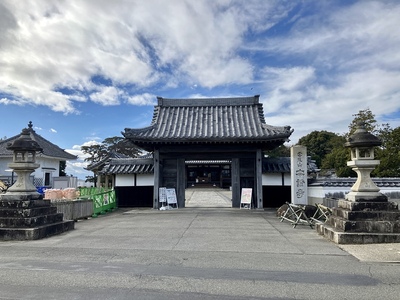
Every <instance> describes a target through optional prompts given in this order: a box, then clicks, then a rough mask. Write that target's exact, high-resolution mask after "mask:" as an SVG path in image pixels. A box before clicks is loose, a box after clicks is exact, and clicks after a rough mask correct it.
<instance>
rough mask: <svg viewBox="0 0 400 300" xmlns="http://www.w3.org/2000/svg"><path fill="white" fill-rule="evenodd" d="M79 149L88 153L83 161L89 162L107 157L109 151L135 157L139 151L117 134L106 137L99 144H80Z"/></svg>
mask: <svg viewBox="0 0 400 300" xmlns="http://www.w3.org/2000/svg"><path fill="white" fill-rule="evenodd" d="M81 150H82V152H83V153H85V154H88V155H89V156H88V157H87V158H85V161H87V162H88V163H89V164H93V163H96V162H100V161H102V160H104V159H107V158H108V157H109V155H110V153H111V152H116V153H120V154H124V155H126V156H129V157H137V156H138V155H139V154H140V151H141V150H140V149H139V148H138V147H136V146H135V145H134V144H132V143H131V142H130V141H129V140H127V139H125V138H123V137H118V136H114V137H109V138H106V139H104V141H103V142H102V143H100V144H93V145H90V146H82V147H81Z"/></svg>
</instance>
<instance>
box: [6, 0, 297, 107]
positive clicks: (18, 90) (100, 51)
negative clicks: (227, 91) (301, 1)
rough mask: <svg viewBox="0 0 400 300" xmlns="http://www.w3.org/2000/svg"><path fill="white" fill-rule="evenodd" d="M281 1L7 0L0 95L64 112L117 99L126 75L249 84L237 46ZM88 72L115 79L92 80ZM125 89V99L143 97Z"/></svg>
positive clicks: (277, 12) (272, 17)
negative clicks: (107, 84)
mask: <svg viewBox="0 0 400 300" xmlns="http://www.w3.org/2000/svg"><path fill="white" fill-rule="evenodd" d="M278 3H279V1H277V2H276V3H275V2H269V3H265V1H252V2H251V3H246V5H243V6H242V5H241V4H240V3H233V4H232V3H230V2H226V1H217V2H215V1H178V0H171V1H155V0H153V1H141V2H134V1H132V2H130V1H112V2H110V1H66V2H64V1H52V2H47V1H32V2H31V1H29V2H26V3H19V2H15V1H5V2H4V4H3V5H4V6H5V7H4V10H3V12H2V16H3V19H2V20H3V21H2V24H3V23H4V25H3V26H4V28H5V30H3V31H2V33H1V34H0V43H1V47H0V65H1V66H2V67H1V69H2V72H1V73H0V82H1V83H0V90H1V91H3V92H4V93H5V94H7V95H9V96H7V97H3V99H2V100H1V103H3V104H15V103H18V104H20V105H28V104H34V105H46V106H48V107H50V108H51V109H52V110H54V111H57V112H62V113H64V114H70V113H79V111H78V110H77V109H76V108H75V102H76V101H79V102H82V101H87V100H88V99H89V98H88V97H87V96H86V95H87V94H89V95H90V99H91V100H93V101H95V102H96V103H98V104H100V105H118V104H119V103H120V102H119V101H118V92H117V90H116V89H118V88H119V87H121V86H124V85H126V84H129V85H133V86H137V87H139V88H146V87H147V88H148V87H154V85H155V84H162V85H164V86H166V87H168V86H169V87H176V86H177V85H178V84H179V83H181V82H189V84H190V82H196V83H197V84H198V85H201V86H204V87H207V88H212V87H216V86H218V85H221V84H222V85H224V84H232V83H233V84H242V83H245V84H246V83H249V82H251V80H252V79H253V72H254V68H253V66H252V64H251V62H249V61H247V60H246V59H243V58H242V57H241V56H240V55H239V54H238V52H237V51H238V49H239V48H240V46H241V44H242V42H243V38H244V34H245V33H246V32H248V31H254V32H260V31H261V30H266V29H267V28H270V27H271V26H273V25H274V24H275V22H276V21H277V20H279V18H282V17H283V16H285V14H286V13H287V11H288V9H290V7H289V8H288V7H285V6H284V5H279V4H278ZM5 41H6V42H5ZM94 75H100V76H102V77H104V78H106V79H108V80H110V81H111V82H112V85H113V86H112V87H102V86H96V85H94V84H93V82H92V81H91V78H92V76H94ZM63 88H68V89H74V90H75V93H73V94H63V93H61V92H60V89H63ZM126 97H128V100H129V101H130V102H131V103H132V101H133V103H135V101H137V100H138V99H140V98H143V96H140V94H139V95H138V96H135V95H131V94H128V95H126ZM138 103H139V104H142V102H141V101H139V102H138Z"/></svg>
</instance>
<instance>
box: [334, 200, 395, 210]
mask: <svg viewBox="0 0 400 300" xmlns="http://www.w3.org/2000/svg"><path fill="white" fill-rule="evenodd" d="M337 207H338V208H342V209H345V210H351V211H374V210H378V211H386V210H387V211H398V210H399V209H398V205H397V203H395V202H388V201H386V202H374V201H370V202H354V201H347V200H343V199H340V200H339V201H338V203H337Z"/></svg>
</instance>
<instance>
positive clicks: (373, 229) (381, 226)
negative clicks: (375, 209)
mask: <svg viewBox="0 0 400 300" xmlns="http://www.w3.org/2000/svg"><path fill="white" fill-rule="evenodd" d="M327 224H329V225H330V226H332V227H334V228H336V229H338V230H339V231H343V232H368V233H399V234H400V221H377V220H361V221H351V220H347V219H344V218H341V217H337V216H331V217H330V218H329V219H328V221H327Z"/></svg>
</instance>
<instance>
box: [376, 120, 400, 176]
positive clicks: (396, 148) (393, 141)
mask: <svg viewBox="0 0 400 300" xmlns="http://www.w3.org/2000/svg"><path fill="white" fill-rule="evenodd" d="M379 137H380V138H381V140H382V147H379V148H377V149H376V150H375V156H376V158H377V159H379V160H380V164H379V166H377V167H376V168H375V170H374V171H373V176H377V177H399V176H400V127H397V128H395V129H390V127H389V126H386V127H385V128H384V129H383V130H381V131H380V136H379Z"/></svg>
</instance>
